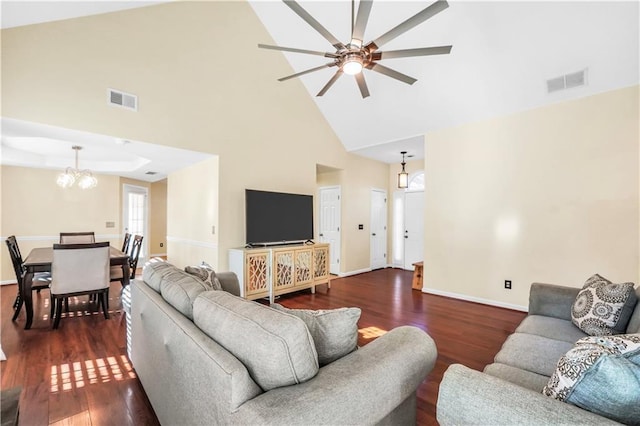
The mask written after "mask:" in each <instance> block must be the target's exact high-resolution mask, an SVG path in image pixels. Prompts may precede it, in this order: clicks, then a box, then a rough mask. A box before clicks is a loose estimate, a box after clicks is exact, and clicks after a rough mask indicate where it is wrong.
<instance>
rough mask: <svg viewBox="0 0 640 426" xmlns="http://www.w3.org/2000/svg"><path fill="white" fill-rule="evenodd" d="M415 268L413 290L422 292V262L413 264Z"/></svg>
mask: <svg viewBox="0 0 640 426" xmlns="http://www.w3.org/2000/svg"><path fill="white" fill-rule="evenodd" d="M412 265H413V266H414V267H415V269H414V270H413V283H412V284H411V288H412V289H414V290H420V291H422V262H416V263H412Z"/></svg>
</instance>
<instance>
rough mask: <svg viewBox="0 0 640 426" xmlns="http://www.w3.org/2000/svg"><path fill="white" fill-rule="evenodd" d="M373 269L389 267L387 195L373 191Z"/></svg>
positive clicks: (383, 192)
mask: <svg viewBox="0 0 640 426" xmlns="http://www.w3.org/2000/svg"><path fill="white" fill-rule="evenodd" d="M370 247H371V269H379V268H384V267H386V266H387V193H386V192H385V191H381V190H379V189H372V190H371V243H370Z"/></svg>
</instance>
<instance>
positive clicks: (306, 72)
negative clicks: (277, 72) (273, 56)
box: [278, 62, 336, 81]
mask: <svg viewBox="0 0 640 426" xmlns="http://www.w3.org/2000/svg"><path fill="white" fill-rule="evenodd" d="M335 66H336V63H335V62H329V63H328V64H324V65H320V66H319V67H315V68H310V69H308V70H304V71H300V72H297V73H295V74H291V75H288V76H286V77H282V78H279V79H278V81H285V80H289V79H291V78H296V77H300V76H301V75H305V74H309V73H310V72H314V71H320V70H321V69H324V68H331V67H335Z"/></svg>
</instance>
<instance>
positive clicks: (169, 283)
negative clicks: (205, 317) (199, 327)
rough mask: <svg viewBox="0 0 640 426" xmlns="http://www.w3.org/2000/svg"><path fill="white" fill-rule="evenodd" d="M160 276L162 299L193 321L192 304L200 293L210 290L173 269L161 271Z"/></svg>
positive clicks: (180, 271)
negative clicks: (161, 275)
mask: <svg viewBox="0 0 640 426" xmlns="http://www.w3.org/2000/svg"><path fill="white" fill-rule="evenodd" d="M162 274H163V277H162V281H161V283H160V294H161V295H162V298H163V299H164V300H166V301H167V303H168V304H170V305H171V306H173V307H174V308H176V309H177V310H178V311H180V313H181V314H182V315H184V316H185V317H187V318H189V319H190V320H193V302H194V301H195V300H196V297H198V295H199V294H200V293H202V292H204V291H207V290H210V289H209V287H208V286H207V285H206V284H205V283H203V282H202V281H201V280H199V279H198V278H196V277H194V276H193V275H190V274H187V273H186V272H184V271H183V270H181V269H178V268H175V267H174V268H173V269H166V270H163V272H162Z"/></svg>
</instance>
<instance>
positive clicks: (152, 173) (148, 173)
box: [145, 171, 158, 176]
mask: <svg viewBox="0 0 640 426" xmlns="http://www.w3.org/2000/svg"><path fill="white" fill-rule="evenodd" d="M157 174H158V172H151V171H149V172H146V173H145V175H151V176H153V175H157Z"/></svg>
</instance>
